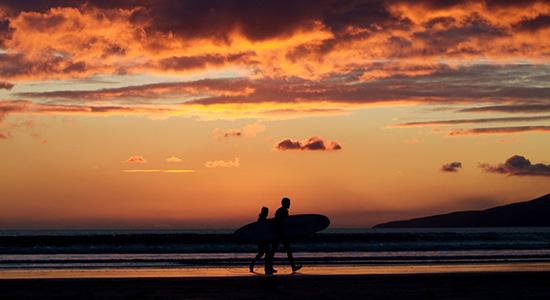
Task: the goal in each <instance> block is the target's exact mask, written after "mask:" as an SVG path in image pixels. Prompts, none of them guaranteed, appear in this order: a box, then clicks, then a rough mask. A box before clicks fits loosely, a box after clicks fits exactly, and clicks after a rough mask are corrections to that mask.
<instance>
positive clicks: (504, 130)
mask: <svg viewBox="0 0 550 300" xmlns="http://www.w3.org/2000/svg"><path fill="white" fill-rule="evenodd" d="M433 132H435V133H442V132H443V133H447V134H446V136H448V137H459V136H475V135H508V134H522V133H529V132H543V133H546V132H550V126H519V127H494V128H471V129H450V130H441V129H434V130H433Z"/></svg>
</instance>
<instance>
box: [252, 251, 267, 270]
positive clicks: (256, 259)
mask: <svg viewBox="0 0 550 300" xmlns="http://www.w3.org/2000/svg"><path fill="white" fill-rule="evenodd" d="M264 254H265V252H264V251H261V250H260V251H259V252H258V254H256V256H255V257H254V258H253V259H252V262H251V263H250V272H254V265H255V264H256V262H257V261H258V260H260V258H262V256H264ZM266 259H267V255H266Z"/></svg>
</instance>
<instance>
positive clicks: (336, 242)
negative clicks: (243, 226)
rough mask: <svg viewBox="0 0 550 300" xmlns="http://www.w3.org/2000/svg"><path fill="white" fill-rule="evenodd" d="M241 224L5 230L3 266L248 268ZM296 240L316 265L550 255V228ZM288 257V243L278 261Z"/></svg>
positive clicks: (334, 234) (471, 261)
mask: <svg viewBox="0 0 550 300" xmlns="http://www.w3.org/2000/svg"><path fill="white" fill-rule="evenodd" d="M233 231H234V230H230V229H228V230H86V231H83V230H53V231H34V230H30V231H28V230H27V231H0V272H2V271H10V270H18V271H37V270H43V271H47V270H71V269H79V270H81V269H128V270H130V269H155V268H156V269H159V268H162V269H174V270H185V269H192V268H194V269H196V268H218V269H220V268H232V269H235V268H242V269H243V270H246V269H247V268H248V264H249V263H250V261H251V259H252V257H254V255H255V254H256V251H257V245H255V244H253V243H243V242H240V241H238V240H236V239H235V238H234V236H233ZM291 244H292V249H293V251H294V257H295V259H296V261H297V263H298V264H302V265H304V266H307V267H308V268H316V267H317V268H327V267H330V266H338V267H342V266H376V267H384V266H387V267H392V266H418V265H431V266H434V265H453V264H462V265H464V264H467V265H476V264H510V263H550V228H439V229H326V230H324V231H322V232H319V233H317V234H314V235H311V236H307V237H303V238H297V239H294V240H292V242H291ZM258 264H259V265H260V266H261V264H262V262H259V263H258ZM284 264H288V263H287V262H286V253H285V251H284V249H283V247H282V245H280V246H279V252H278V253H277V254H276V256H275V265H276V267H277V265H284Z"/></svg>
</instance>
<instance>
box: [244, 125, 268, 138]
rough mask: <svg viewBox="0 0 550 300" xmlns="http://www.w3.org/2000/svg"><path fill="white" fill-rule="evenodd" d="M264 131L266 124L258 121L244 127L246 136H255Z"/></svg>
mask: <svg viewBox="0 0 550 300" xmlns="http://www.w3.org/2000/svg"><path fill="white" fill-rule="evenodd" d="M264 131H265V126H264V125H261V124H258V123H254V124H250V125H246V126H244V127H243V135H244V137H245V138H252V137H255V136H256V134H258V133H260V132H264Z"/></svg>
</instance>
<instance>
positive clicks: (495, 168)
mask: <svg viewBox="0 0 550 300" xmlns="http://www.w3.org/2000/svg"><path fill="white" fill-rule="evenodd" d="M479 167H480V168H481V169H482V171H483V172H486V173H496V174H506V175H509V176H550V165H546V164H542V163H538V164H532V163H531V161H530V160H528V159H526V158H525V157H523V156H520V155H514V156H512V157H510V158H508V159H507V160H506V161H505V162H504V163H501V164H497V165H490V164H487V163H480V164H479Z"/></svg>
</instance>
